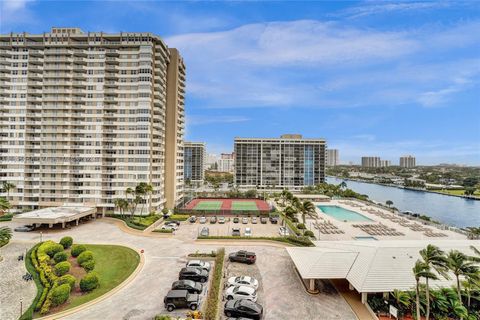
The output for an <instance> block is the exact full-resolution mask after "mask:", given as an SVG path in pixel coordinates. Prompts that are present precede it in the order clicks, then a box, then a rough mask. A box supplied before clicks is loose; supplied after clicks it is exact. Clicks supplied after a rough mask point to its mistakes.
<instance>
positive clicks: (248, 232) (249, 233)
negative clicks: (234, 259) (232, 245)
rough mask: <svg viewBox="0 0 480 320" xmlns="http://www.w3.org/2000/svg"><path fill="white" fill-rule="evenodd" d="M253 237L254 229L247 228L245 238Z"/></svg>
mask: <svg viewBox="0 0 480 320" xmlns="http://www.w3.org/2000/svg"><path fill="white" fill-rule="evenodd" d="M251 236H252V229H251V228H245V237H251Z"/></svg>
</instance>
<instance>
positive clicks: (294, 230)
mask: <svg viewBox="0 0 480 320" xmlns="http://www.w3.org/2000/svg"><path fill="white" fill-rule="evenodd" d="M281 216H282V218H283V221H285V223H286V224H287V225H288V227H289V228H290V230H292V231H293V232H294V233H295V234H296V235H297V236H299V235H301V234H302V233H301V232H300V230H298V229H297V227H296V226H295V224H294V223H293V222H292V221H291V220H290V219H289V218H287V217H286V216H285V215H284V214H283V213H282V214H281Z"/></svg>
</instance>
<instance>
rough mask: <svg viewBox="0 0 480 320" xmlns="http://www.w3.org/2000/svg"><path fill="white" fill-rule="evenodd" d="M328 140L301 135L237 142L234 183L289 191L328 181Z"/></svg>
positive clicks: (239, 140)
mask: <svg viewBox="0 0 480 320" xmlns="http://www.w3.org/2000/svg"><path fill="white" fill-rule="evenodd" d="M325 144H326V143H325V140H323V139H304V138H303V137H302V136H301V135H290V134H289V135H282V136H281V137H280V138H258V139H257V138H235V183H236V184H237V185H238V186H240V187H244V188H254V187H258V188H288V189H292V190H298V189H301V188H303V187H304V186H310V185H315V184H319V183H322V182H324V181H325Z"/></svg>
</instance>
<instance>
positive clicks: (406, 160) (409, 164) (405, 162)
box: [400, 155, 416, 168]
mask: <svg viewBox="0 0 480 320" xmlns="http://www.w3.org/2000/svg"><path fill="white" fill-rule="evenodd" d="M415 166H416V163H415V157H414V156H410V155H408V156H403V157H400V167H402V168H414V167H415Z"/></svg>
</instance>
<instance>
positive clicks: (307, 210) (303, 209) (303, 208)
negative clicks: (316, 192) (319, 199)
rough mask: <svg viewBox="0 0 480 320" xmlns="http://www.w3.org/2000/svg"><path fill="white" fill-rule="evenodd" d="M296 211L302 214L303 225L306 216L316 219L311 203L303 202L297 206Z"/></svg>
mask: <svg viewBox="0 0 480 320" xmlns="http://www.w3.org/2000/svg"><path fill="white" fill-rule="evenodd" d="M297 209H298V211H300V213H301V214H302V221H303V224H305V220H306V216H307V215H308V216H309V217H312V218H314V217H316V214H315V206H314V205H313V203H312V202H311V201H303V202H300V203H299V204H298V206H297Z"/></svg>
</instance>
